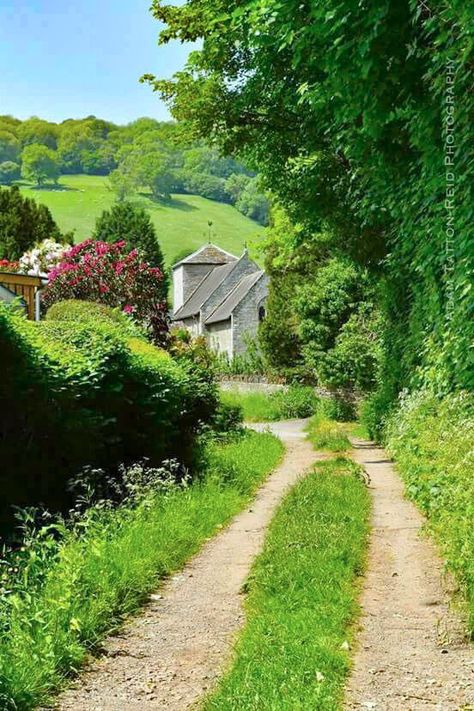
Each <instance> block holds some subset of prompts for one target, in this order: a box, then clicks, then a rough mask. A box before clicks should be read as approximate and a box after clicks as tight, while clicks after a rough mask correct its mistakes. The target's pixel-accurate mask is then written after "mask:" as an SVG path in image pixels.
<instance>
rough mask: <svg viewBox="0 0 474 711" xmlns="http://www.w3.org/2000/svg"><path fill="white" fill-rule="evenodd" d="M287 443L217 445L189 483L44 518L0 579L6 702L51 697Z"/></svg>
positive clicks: (251, 439)
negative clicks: (16, 565) (62, 518)
mask: <svg viewBox="0 0 474 711" xmlns="http://www.w3.org/2000/svg"><path fill="white" fill-rule="evenodd" d="M282 449H283V447H282V445H281V443H280V442H279V440H277V439H276V438H275V437H273V436H272V435H269V434H263V435H258V434H256V433H246V434H244V435H241V436H239V437H238V438H237V439H233V440H230V441H229V442H223V443H218V442H216V441H211V442H210V443H209V444H207V445H205V446H204V452H203V455H204V456H203V461H204V462H205V466H204V468H203V469H202V470H201V471H200V472H199V477H198V481H196V482H195V483H193V484H191V485H190V486H187V487H186V486H184V487H183V486H170V485H168V486H166V487H159V488H157V489H153V488H149V489H148V490H146V491H145V492H143V491H142V492H140V493H139V494H138V495H137V496H136V497H135V498H134V499H132V500H128V501H127V502H125V503H124V504H123V505H122V506H120V507H119V508H117V509H113V510H111V509H110V508H107V507H104V506H103V505H98V506H96V507H94V508H92V509H89V510H88V511H87V512H86V514H85V516H84V517H82V518H80V519H79V520H76V521H75V523H74V524H73V525H72V526H65V525H64V524H62V523H61V522H58V524H54V523H50V524H49V525H48V524H45V526H44V528H43V529H42V530H41V531H40V532H39V533H38V534H36V535H34V536H32V535H30V536H27V537H26V539H25V541H24V546H23V553H22V557H21V565H20V570H19V571H18V572H17V573H16V574H15V573H14V572H12V573H8V574H7V578H8V580H6V579H4V577H2V578H1V583H2V584H6V585H8V589H9V591H10V594H9V595H8V596H7V595H5V592H4V589H3V585H2V586H1V587H2V589H1V590H0V703H1V705H2V708H3V709H5V710H8V711H10V709H11V710H13V709H16V708H22V709H31V708H37V707H38V706H39V705H43V704H46V703H48V702H49V701H50V697H51V692H52V691H54V690H55V689H57V688H58V687H60V686H61V685H62V684H63V683H64V677H65V675H67V674H68V673H71V672H75V671H76V670H77V669H78V667H79V666H80V665H81V664H82V663H83V662H84V661H85V658H86V655H87V653H88V652H89V651H90V650H91V649H94V648H96V646H97V645H98V643H99V642H100V640H101V639H102V638H103V637H104V636H106V635H107V633H109V632H110V631H111V630H112V629H115V628H116V627H117V625H119V624H120V623H121V622H122V620H123V617H124V616H125V615H126V614H129V613H131V612H133V611H135V610H136V609H137V608H138V607H139V606H140V604H142V603H143V601H144V600H145V599H146V595H147V594H148V593H150V592H152V591H153V590H155V589H156V586H157V585H158V584H159V581H160V580H161V579H162V578H164V577H165V576H167V575H170V574H171V573H172V572H174V571H175V570H177V569H179V568H180V567H181V566H182V565H183V563H184V562H185V561H186V559H187V558H189V557H190V556H191V555H192V554H193V553H195V552H196V550H197V549H198V548H199V546H200V545H202V544H203V543H204V541H205V540H206V539H208V538H209V537H210V536H212V534H213V533H215V532H216V530H217V528H218V527H220V526H222V525H223V524H225V523H226V521H227V520H228V519H229V518H230V517H231V516H232V515H234V514H235V513H236V512H237V511H238V510H239V509H240V508H241V507H242V506H243V505H244V504H245V503H246V502H247V501H248V499H249V497H250V496H251V495H252V493H253V492H254V491H255V489H256V487H257V486H258V485H259V484H260V483H261V481H262V480H263V478H264V477H265V476H266V475H267V474H268V473H269V472H270V470H271V469H273V468H274V467H275V465H276V464H277V463H278V460H279V459H280V457H281V454H282ZM32 650H34V654H32Z"/></svg>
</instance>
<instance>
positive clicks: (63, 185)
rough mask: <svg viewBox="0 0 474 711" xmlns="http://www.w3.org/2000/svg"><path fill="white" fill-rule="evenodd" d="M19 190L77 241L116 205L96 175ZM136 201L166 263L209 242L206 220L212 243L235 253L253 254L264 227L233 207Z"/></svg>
mask: <svg viewBox="0 0 474 711" xmlns="http://www.w3.org/2000/svg"><path fill="white" fill-rule="evenodd" d="M21 190H22V192H23V193H24V194H25V195H28V197H34V198H35V199H36V200H37V201H38V202H42V203H44V204H45V205H47V206H48V207H49V208H50V210H51V212H52V214H53V217H54V219H55V220H56V222H57V223H58V225H59V227H60V228H61V229H62V230H64V231H70V230H75V235H76V240H77V241H81V240H83V239H86V238H87V237H90V236H91V234H92V230H93V228H94V224H95V220H96V217H97V216H98V215H99V214H100V213H101V212H102V210H104V209H106V208H109V207H110V206H111V205H112V204H113V202H114V200H115V197H114V194H113V193H112V192H111V190H110V189H109V187H108V179H107V177H102V176H95V175H63V176H61V178H60V187H59V189H58V188H57V189H39V188H35V187H33V186H29V185H27V184H23V185H22V186H21ZM134 202H136V203H138V204H141V205H143V206H144V207H146V208H147V209H148V210H149V212H150V215H151V217H152V220H153V223H154V225H155V227H156V230H157V234H158V238H159V240H160V244H161V246H162V249H163V252H164V254H165V256H166V259H167V261H168V263H172V262H173V260H174V257H175V255H177V254H179V253H180V252H182V250H184V249H186V248H189V249H190V250H191V249H196V248H197V247H200V246H201V245H202V243H203V242H204V241H206V240H207V239H208V237H209V227H208V221H212V223H213V225H212V227H211V239H212V241H213V242H216V243H217V244H219V246H221V247H223V248H224V249H226V250H228V251H230V252H233V253H236V254H239V253H240V252H242V250H243V248H244V245H245V243H246V242H247V243H248V245H249V248H250V250H251V251H252V252H253V253H254V255H255V251H256V250H255V245H256V244H257V243H258V241H259V239H261V237H262V233H263V227H262V226H261V225H259V224H257V223H256V222H254V221H253V220H250V219H249V218H248V217H245V216H244V215H242V214H241V213H240V212H238V210H236V209H235V208H234V207H232V206H231V205H225V204H223V203H219V202H214V201H213V200H207V199H206V198H202V197H199V196H197V195H173V197H172V200H171V201H170V202H168V203H157V202H154V201H152V200H151V199H150V198H149V197H147V196H146V195H145V194H140V195H138V196H136V198H135V199H134Z"/></svg>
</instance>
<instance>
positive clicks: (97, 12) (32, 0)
mask: <svg viewBox="0 0 474 711" xmlns="http://www.w3.org/2000/svg"><path fill="white" fill-rule="evenodd" d="M150 4H151V0H0V114H13V115H14V116H17V117H18V118H21V119H24V118H27V117H29V116H32V115H36V116H40V117H41V118H45V119H48V120H50V121H62V120H64V119H66V118H72V117H74V118H78V117H83V116H87V115H89V114H95V115H96V116H99V117H100V118H105V119H110V120H112V121H116V122H117V123H125V122H127V121H131V120H133V119H134V118H137V117H139V116H152V117H154V118H157V119H166V118H169V114H168V111H167V109H166V107H165V106H164V104H163V103H162V102H161V101H160V100H159V98H158V96H157V95H156V94H154V93H153V92H152V90H151V88H150V87H149V86H147V85H144V84H139V83H138V79H139V77H140V76H141V75H142V74H144V73H145V72H151V73H154V74H156V75H157V76H160V77H169V76H171V75H172V74H173V73H174V72H175V71H176V70H178V69H180V68H182V67H183V65H184V63H185V61H186V58H187V55H188V53H189V51H190V46H189V45H188V46H183V45H181V44H180V43H178V42H175V43H173V45H171V46H170V45H168V46H165V47H158V32H159V29H160V25H159V23H158V22H157V21H156V20H155V19H154V18H153V17H152V15H151V13H150V12H149V6H150ZM175 4H180V3H175Z"/></svg>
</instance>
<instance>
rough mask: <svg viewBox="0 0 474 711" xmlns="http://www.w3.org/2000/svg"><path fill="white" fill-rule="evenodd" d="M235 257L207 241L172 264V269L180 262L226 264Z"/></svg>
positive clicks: (234, 259) (235, 259) (235, 258)
mask: <svg viewBox="0 0 474 711" xmlns="http://www.w3.org/2000/svg"><path fill="white" fill-rule="evenodd" d="M237 259H238V257H236V256H235V255H233V254H230V252H226V251H225V250H224V249H221V248H220V247H217V246H216V245H215V244H211V243H209V244H205V245H204V246H203V247H200V248H199V249H198V250H196V252H193V253H192V254H190V255H189V256H188V257H185V258H184V259H182V260H181V261H180V262H177V263H176V264H174V265H173V269H176V267H179V266H181V264H228V263H229V262H236V261H237Z"/></svg>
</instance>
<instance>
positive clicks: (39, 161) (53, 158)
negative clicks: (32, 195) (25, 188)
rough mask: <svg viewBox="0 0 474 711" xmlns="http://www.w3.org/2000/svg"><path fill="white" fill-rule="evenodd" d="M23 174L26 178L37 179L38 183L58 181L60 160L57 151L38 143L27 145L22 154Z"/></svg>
mask: <svg viewBox="0 0 474 711" xmlns="http://www.w3.org/2000/svg"><path fill="white" fill-rule="evenodd" d="M21 175H22V177H23V178H26V180H32V181H33V180H35V181H36V184H37V185H43V184H44V183H46V182H48V181H52V182H54V183H57V181H58V178H59V161H58V157H57V154H56V152H55V151H52V150H51V149H50V148H47V147H46V146H42V145H39V144H36V143H32V144H30V145H28V146H26V147H25V148H24V149H23V152H22V154H21Z"/></svg>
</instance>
